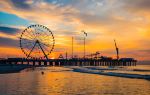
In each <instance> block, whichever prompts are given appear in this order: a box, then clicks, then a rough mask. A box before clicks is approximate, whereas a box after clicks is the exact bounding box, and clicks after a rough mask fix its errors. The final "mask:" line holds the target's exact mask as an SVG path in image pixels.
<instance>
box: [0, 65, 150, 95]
mask: <svg viewBox="0 0 150 95" xmlns="http://www.w3.org/2000/svg"><path fill="white" fill-rule="evenodd" d="M149 66H150V65H141V66H136V67H132V68H138V69H139V68H141V69H149ZM129 68H130V69H131V67H129ZM41 72H44V74H41ZM143 73H144V72H143ZM0 95H150V81H149V80H145V79H131V78H122V77H114V76H104V75H97V74H88V73H80V72H73V71H72V70H71V69H69V68H64V67H45V68H35V69H26V70H24V71H22V72H20V73H11V74H0Z"/></svg>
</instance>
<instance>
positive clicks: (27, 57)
mask: <svg viewBox="0 0 150 95" xmlns="http://www.w3.org/2000/svg"><path fill="white" fill-rule="evenodd" d="M35 45H36V42H35V44H34V46H33V48H32V49H31V51H30V53H29V54H28V56H27V59H28V58H29V56H30V54H31V52H32V51H33V49H34V47H35Z"/></svg>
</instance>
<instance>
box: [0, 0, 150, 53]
mask: <svg viewBox="0 0 150 95" xmlns="http://www.w3.org/2000/svg"><path fill="white" fill-rule="evenodd" d="M29 1H30V2H29ZM149 4H150V2H149V0H69V1H68V0H23V1H18V0H12V1H11V0H9V1H7V0H2V1H1V4H0V11H3V12H6V13H9V14H13V15H16V16H17V17H19V18H21V19H24V20H27V21H30V22H31V23H32V24H37V23H38V24H43V25H45V26H47V27H48V28H50V29H51V30H52V32H53V33H54V35H55V39H56V44H57V46H58V47H57V46H56V48H59V49H61V50H63V49H62V48H61V47H63V46H64V47H63V48H66V47H67V48H68V47H69V48H70V47H71V46H68V45H71V36H75V35H78V33H77V32H80V31H81V30H85V31H86V32H87V33H88V37H87V43H86V44H87V46H89V47H90V46H91V48H89V49H90V50H88V52H93V51H96V50H103V49H104V50H110V49H112V47H113V45H112V44H111V42H112V40H113V39H114V38H116V39H117V41H118V42H119V48H121V49H123V51H126V50H128V49H135V50H139V49H141V50H143V49H147V48H149V41H150V39H149V31H148V32H147V29H148V28H149V24H150V13H149V8H150V7H149ZM139 12H141V13H139ZM7 22H8V21H7ZM17 22H18V21H16V23H17ZM23 22H24V21H23ZM3 23H4V22H2V24H3ZM13 23H14V22H13ZM31 23H26V24H21V25H22V26H24V27H26V25H28V26H29V25H30V24H31ZM19 24H20V23H19ZM5 30H7V29H5ZM7 32H8V31H7ZM7 32H5V33H7ZM3 33H4V32H3ZM0 35H1V34H0ZM6 36H7V35H5V37H6ZM9 37H10V36H9ZM77 39H80V36H77ZM77 39H75V40H77ZM88 40H89V41H88ZM81 42H82V41H77V42H75V43H77V44H80V45H81ZM95 45H96V46H95ZM92 46H94V47H92ZM80 51H81V50H80ZM136 52H138V51H136ZM106 53H107V52H106ZM107 54H108V53H107ZM127 54H130V52H127ZM125 55H126V54H125ZM132 55H133V56H135V53H133V54H132Z"/></svg>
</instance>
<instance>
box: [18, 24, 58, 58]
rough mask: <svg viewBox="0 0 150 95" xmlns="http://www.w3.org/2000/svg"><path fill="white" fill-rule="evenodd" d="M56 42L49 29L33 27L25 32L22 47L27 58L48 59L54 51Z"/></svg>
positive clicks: (22, 36)
mask: <svg viewBox="0 0 150 95" xmlns="http://www.w3.org/2000/svg"><path fill="white" fill-rule="evenodd" d="M54 41H55V40H54V37H53V34H52V32H51V31H50V30H49V29H48V28H47V27H45V26H42V25H31V26H29V27H27V28H26V29H25V30H24V31H23V33H22V35H21V38H20V47H21V49H22V51H23V52H24V53H25V54H26V55H27V58H28V57H30V58H36V59H37V58H44V57H45V58H47V55H48V54H49V53H50V52H51V51H52V50H53V47H54V43H55V42H54ZM43 54H44V56H43ZM47 59H48V58H47Z"/></svg>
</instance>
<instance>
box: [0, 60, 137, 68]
mask: <svg viewBox="0 0 150 95" xmlns="http://www.w3.org/2000/svg"><path fill="white" fill-rule="evenodd" d="M136 63H137V61H136V60H113V59H112V60H103V59H49V60H45V59H38V60H35V59H3V60H0V64H1V65H2V64H8V65H13V64H18V65H19V64H20V65H22V64H26V65H28V66H35V67H40V66H136Z"/></svg>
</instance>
